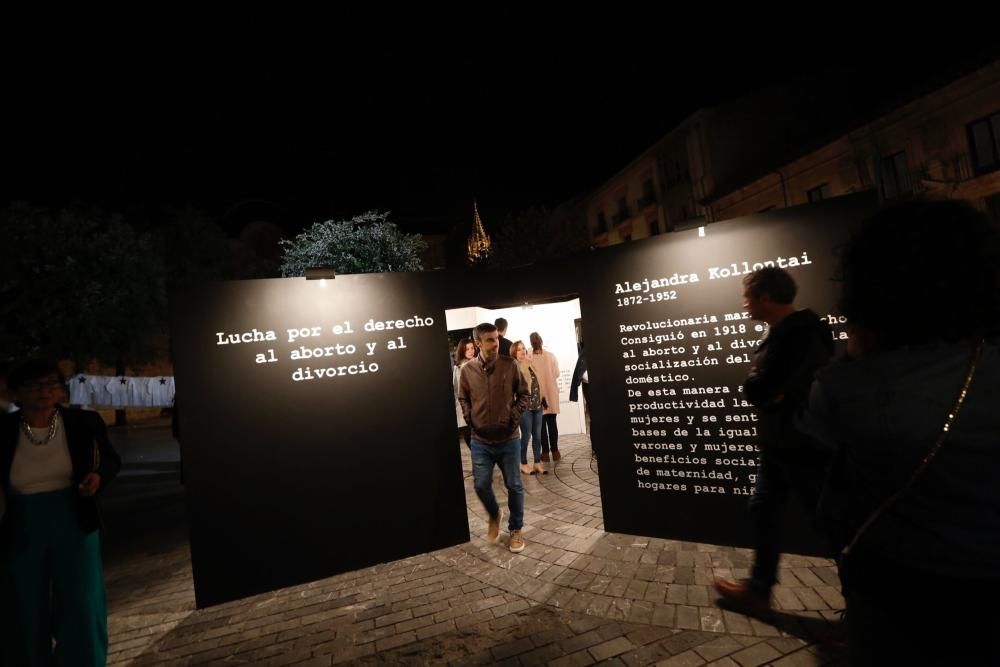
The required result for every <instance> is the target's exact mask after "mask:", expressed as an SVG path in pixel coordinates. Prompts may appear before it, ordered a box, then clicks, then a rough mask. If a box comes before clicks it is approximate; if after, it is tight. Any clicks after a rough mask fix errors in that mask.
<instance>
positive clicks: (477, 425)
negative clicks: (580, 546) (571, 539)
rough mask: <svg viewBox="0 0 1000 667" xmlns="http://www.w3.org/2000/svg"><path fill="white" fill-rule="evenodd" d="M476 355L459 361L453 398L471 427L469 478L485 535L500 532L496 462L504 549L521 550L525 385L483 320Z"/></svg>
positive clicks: (494, 331)
mask: <svg viewBox="0 0 1000 667" xmlns="http://www.w3.org/2000/svg"><path fill="white" fill-rule="evenodd" d="M474 336H475V343H476V347H477V348H479V357H478V358H476V359H473V360H471V361H469V362H468V363H466V364H465V365H464V366H462V370H461V377H460V378H459V391H458V403H459V405H460V406H461V408H462V414H463V416H464V417H465V423H466V424H468V425H469V426H470V427H471V429H472V443H471V444H470V450H471V456H472V478H473V482H474V485H475V489H476V495H477V496H479V500H480V501H481V502H482V503H483V507H484V508H485V509H486V513H487V514H488V515H489V527H488V529H487V534H486V537H487V540H488V541H490V542H496V541H497V538H498V537H499V535H500V519H501V512H500V505H499V504H497V499H496V497H495V496H494V495H493V466H494V465H496V466H499V468H500V473H501V474H502V475H503V481H504V485H505V486H506V487H507V506H508V509H509V510H510V519H509V522H508V524H507V527H508V529H509V530H510V544H509V548H510V550H511V551H513V552H514V553H519V552H521V551H524V537H523V536H522V535H521V529H522V528H523V525H524V487H523V486H522V484H521V472H520V464H521V430H520V424H521V413H522V412H524V410H525V408H527V406H528V391H529V387H526V386H525V383H524V381H522V380H521V372H520V370H519V369H518V367H517V362H516V361H514V360H513V359H512V358H511V357H509V356H503V355H501V354H500V353H499V352H500V349H499V348H500V340H499V339H500V335H499V333H498V332H497V328H496V327H495V326H494V325H492V324H489V323H488V322H486V323H483V324H480V325H479V326H477V327H476V328H475V331H474Z"/></svg>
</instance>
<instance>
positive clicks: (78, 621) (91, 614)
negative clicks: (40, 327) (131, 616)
mask: <svg viewBox="0 0 1000 667" xmlns="http://www.w3.org/2000/svg"><path fill="white" fill-rule="evenodd" d="M63 384H64V379H63V376H62V373H61V372H60V371H59V368H58V367H57V366H56V365H55V364H53V363H51V362H47V361H29V362H26V363H24V364H22V365H21V366H19V367H17V368H15V369H14V370H13V371H12V372H11V374H10V376H9V377H8V386H9V387H10V389H11V390H13V392H14V396H15V399H16V403H17V404H18V405H19V406H20V408H21V409H20V411H18V412H14V413H11V414H6V415H2V416H0V487H2V491H3V500H4V505H5V506H6V507H5V512H4V514H3V517H2V519H0V587H2V589H3V592H2V595H0V607H2V615H3V622H2V623H0V655H2V656H3V658H2V663H3V664H5V665H25V666H34V665H39V666H42V665H45V666H48V665H52V664H56V665H80V666H81V667H82V666H87V667H90V666H92V665H104V664H106V662H107V653H108V621H107V609H106V604H105V594H104V580H103V573H102V570H101V548H100V536H99V533H98V527H99V524H100V518H99V516H98V509H97V500H96V496H97V494H98V493H99V492H100V491H101V490H103V489H104V487H106V486H107V484H108V483H109V482H110V481H111V480H112V479H113V478H114V476H115V475H116V474H117V473H118V470H119V469H120V468H121V459H119V457H118V454H117V453H116V452H115V450H114V449H113V448H112V447H111V443H110V442H109V441H108V435H107V429H106V428H105V426H104V422H103V421H102V420H101V418H100V416H99V415H97V413H94V412H86V411H83V410H74V409H67V408H64V407H62V406H60V405H59V399H60V397H61V396H62V395H63V394H62V393H63V388H64V387H63ZM53 640H55V641H54V642H53Z"/></svg>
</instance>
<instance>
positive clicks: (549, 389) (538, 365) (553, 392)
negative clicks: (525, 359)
mask: <svg viewBox="0 0 1000 667" xmlns="http://www.w3.org/2000/svg"><path fill="white" fill-rule="evenodd" d="M531 367H532V368H534V369H535V375H537V376H538V384H539V385H541V389H542V393H543V394H544V395H545V398H546V401H547V402H548V404H549V407H547V408H545V411H544V414H547V415H557V414H559V382H558V378H559V362H558V361H556V355H554V354H552V353H551V352H546V351H545V350H542V351H541V352H535V353H534V354H532V355H531Z"/></svg>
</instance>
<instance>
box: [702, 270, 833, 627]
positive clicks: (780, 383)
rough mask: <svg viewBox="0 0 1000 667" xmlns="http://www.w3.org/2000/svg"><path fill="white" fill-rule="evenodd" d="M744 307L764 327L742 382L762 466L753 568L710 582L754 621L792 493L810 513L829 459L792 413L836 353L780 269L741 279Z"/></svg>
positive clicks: (764, 604) (764, 610)
mask: <svg viewBox="0 0 1000 667" xmlns="http://www.w3.org/2000/svg"><path fill="white" fill-rule="evenodd" d="M743 287H744V291H743V308H744V309H745V310H746V311H747V313H748V314H749V315H750V317H751V318H752V319H754V320H758V321H761V322H766V323H767V325H768V330H767V333H766V334H765V336H764V338H763V339H762V340H761V341H760V343H759V344H758V345H757V347H756V349H755V350H754V358H753V361H752V362H751V365H750V372H749V373H748V375H747V378H746V380H745V381H744V383H743V391H744V395H745V396H746V399H747V400H748V401H749V402H750V403H752V404H753V406H754V407H755V408H756V412H757V419H758V432H759V443H758V445H759V448H760V463H759V466H758V470H757V484H756V489H755V490H754V495H753V496H752V497H751V499H750V512H751V514H752V516H753V523H754V563H753V568H752V569H751V573H750V578H749V579H745V580H742V581H728V580H725V579H716V580H715V589H716V591H718V593H719V595H720V596H721V597H722V598H723V599H724V600H726V601H727V602H729V603H730V605H731V606H733V607H735V608H737V609H738V610H739V611H743V612H745V613H748V614H750V615H753V616H760V617H767V616H769V615H770V614H771V588H772V587H773V586H774V584H775V583H776V582H777V579H778V560H779V558H780V552H779V544H780V541H781V536H780V534H779V533H780V531H779V524H780V520H781V511H782V509H783V508H784V506H785V504H786V501H787V499H788V493H789V491H790V490H792V491H794V492H795V493H796V495H798V497H799V498H800V499H801V500H802V503H803V505H804V506H805V507H806V509H807V510H808V511H809V512H810V514H815V510H816V505H817V502H818V500H819V488H820V487H821V485H822V482H823V474H824V472H825V469H826V464H827V459H828V457H827V455H826V454H825V453H823V452H822V451H821V450H820V449H819V448H818V447H817V446H816V444H815V443H814V442H813V441H812V440H810V439H808V438H807V437H806V436H804V435H802V434H801V433H799V432H798V431H796V430H795V428H794V419H795V413H796V412H797V411H798V409H799V408H800V407H801V406H802V405H804V404H805V402H806V400H807V398H808V396H809V387H810V385H811V384H812V380H813V374H814V373H815V372H816V371H817V370H819V369H820V368H821V367H823V366H825V365H826V363H827V362H828V361H829V360H830V356H831V354H832V353H833V336H832V334H831V331H830V327H829V326H828V325H827V324H826V323H825V322H823V321H822V320H820V318H819V317H818V316H817V315H816V313H814V312H813V311H811V310H808V309H806V310H796V308H795V306H794V305H793V301H794V300H795V294H796V291H797V288H796V286H795V281H794V280H793V279H792V277H791V275H789V274H788V272H787V271H785V270H784V269H780V268H777V267H765V268H763V269H760V270H758V271H755V272H753V273H751V274H750V275H748V276H746V277H745V278H744V279H743Z"/></svg>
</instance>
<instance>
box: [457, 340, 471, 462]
mask: <svg viewBox="0 0 1000 667" xmlns="http://www.w3.org/2000/svg"><path fill="white" fill-rule="evenodd" d="M475 358H476V344H475V343H473V342H472V339H471V338H463V339H462V340H460V341H458V345H456V346H455V369H454V370H453V371H452V387H453V389H454V390H455V416H456V417H457V418H458V432H459V433H460V434H461V435H462V439H463V440H465V445H466V446H467V447H471V446H472V430H471V429H470V428H469V425H468V424H466V423H465V416H464V415H463V414H462V406H461V405H459V403H458V379H459V378H460V377H461V376H462V366H464V365H465V364H467V363H468V362H470V361H472V360H473V359H475Z"/></svg>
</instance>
